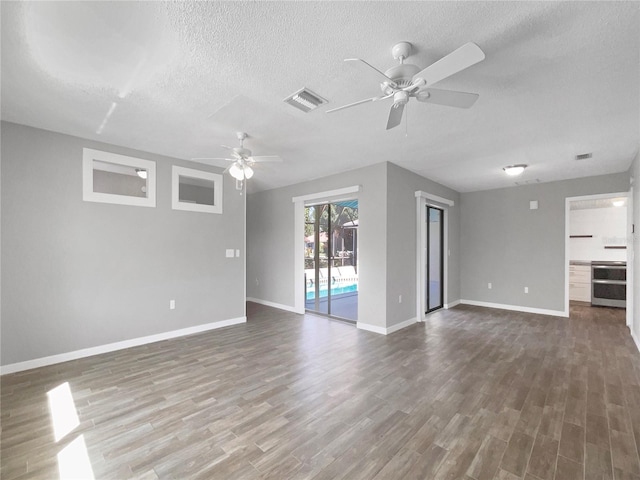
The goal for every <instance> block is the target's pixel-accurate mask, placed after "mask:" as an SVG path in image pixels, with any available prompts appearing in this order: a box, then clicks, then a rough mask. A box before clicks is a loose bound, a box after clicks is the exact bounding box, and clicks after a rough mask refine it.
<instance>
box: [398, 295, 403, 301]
mask: <svg viewBox="0 0 640 480" xmlns="http://www.w3.org/2000/svg"><path fill="white" fill-rule="evenodd" d="M398 303H402V295H398Z"/></svg>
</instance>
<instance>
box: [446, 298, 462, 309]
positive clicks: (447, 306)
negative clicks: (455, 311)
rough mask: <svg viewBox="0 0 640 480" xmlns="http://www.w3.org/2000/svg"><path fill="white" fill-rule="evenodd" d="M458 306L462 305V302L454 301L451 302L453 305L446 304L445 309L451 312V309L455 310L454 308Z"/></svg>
mask: <svg viewBox="0 0 640 480" xmlns="http://www.w3.org/2000/svg"><path fill="white" fill-rule="evenodd" d="M456 305H460V300H454V301H453V302H451V303H445V304H444V308H445V309H446V310H449V309H450V308H453V307H455V306H456Z"/></svg>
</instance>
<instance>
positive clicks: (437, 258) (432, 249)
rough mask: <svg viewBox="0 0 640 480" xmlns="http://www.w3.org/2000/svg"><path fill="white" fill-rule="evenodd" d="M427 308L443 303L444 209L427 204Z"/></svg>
mask: <svg viewBox="0 0 640 480" xmlns="http://www.w3.org/2000/svg"><path fill="white" fill-rule="evenodd" d="M426 220H427V255H426V256H427V266H426V277H427V281H426V286H427V292H426V296H427V302H426V306H427V310H426V313H428V312H432V311H433V310H437V309H438V308H442V307H443V305H444V288H443V284H444V221H443V220H444V211H443V210H442V209H440V208H436V207H431V206H429V205H427V219H426Z"/></svg>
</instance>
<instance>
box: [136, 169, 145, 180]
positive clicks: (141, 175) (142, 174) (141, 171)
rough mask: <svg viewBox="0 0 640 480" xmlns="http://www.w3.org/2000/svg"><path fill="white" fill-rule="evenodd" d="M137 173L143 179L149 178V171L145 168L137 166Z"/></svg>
mask: <svg viewBox="0 0 640 480" xmlns="http://www.w3.org/2000/svg"><path fill="white" fill-rule="evenodd" d="M136 173H137V174H138V176H139V177H140V178H142V179H143V180H146V179H147V171H146V170H145V169H144V168H136Z"/></svg>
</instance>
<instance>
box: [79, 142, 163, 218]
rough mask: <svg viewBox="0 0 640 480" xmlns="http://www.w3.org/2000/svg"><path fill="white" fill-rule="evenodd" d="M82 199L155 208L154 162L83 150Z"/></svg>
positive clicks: (87, 149) (89, 149) (88, 149)
mask: <svg viewBox="0 0 640 480" xmlns="http://www.w3.org/2000/svg"><path fill="white" fill-rule="evenodd" d="M82 199H83V200H84V201H85V202H100V203H115V204H118V205H133V206H137V207H155V206H156V162H154V161H151V160H143V159H141V158H135V157H128V156H126V155H118V154H116V153H110V152H103V151H100V150H93V149H91V148H83V149H82Z"/></svg>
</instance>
